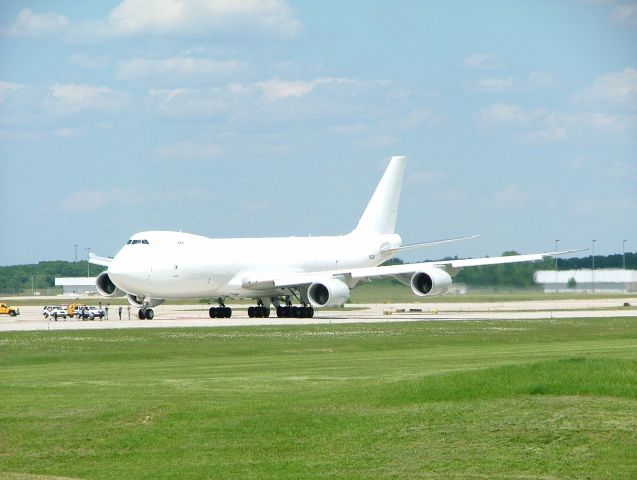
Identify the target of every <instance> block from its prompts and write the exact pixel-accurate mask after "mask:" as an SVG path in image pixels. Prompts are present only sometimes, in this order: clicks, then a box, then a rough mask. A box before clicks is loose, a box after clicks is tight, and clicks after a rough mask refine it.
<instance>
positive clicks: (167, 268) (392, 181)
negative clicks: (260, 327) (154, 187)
mask: <svg viewBox="0 0 637 480" xmlns="http://www.w3.org/2000/svg"><path fill="white" fill-rule="evenodd" d="M405 160H406V157H402V156H400V157H392V159H391V161H390V162H389V165H388V167H387V169H386V170H385V173H384V174H383V176H382V178H381V180H380V182H379V183H378V186H377V187H376V190H375V191H374V194H373V195H372V198H371V199H370V201H369V203H368V204H367V207H366V208H365V211H364V212H363V215H362V216H361V217H360V219H359V221H358V224H357V225H356V228H354V230H352V232H351V233H349V234H347V235H340V236H322V237H279V238H227V239H223V238H222V239H213V238H207V237H203V236H199V235H192V234H189V233H182V232H168V231H151V232H141V233H136V234H135V235H133V236H132V237H131V238H130V240H128V242H127V243H126V245H124V246H123V247H122V249H121V250H120V251H119V252H118V253H117V255H115V257H114V258H105V257H98V256H96V255H91V256H90V262H91V263H94V264H97V265H103V266H106V267H108V268H107V270H106V271H104V272H102V273H101V274H100V275H98V277H97V279H96V284H97V290H98V292H99V293H100V294H101V295H104V296H107V297H113V296H123V295H126V296H127V297H128V301H129V302H130V304H131V305H133V306H135V307H137V308H139V314H138V316H139V318H140V319H152V318H153V315H154V313H153V310H152V307H155V306H157V305H159V304H161V303H162V302H164V301H165V300H166V299H180V298H211V299H216V300H217V302H218V304H219V306H218V307H211V308H210V310H209V315H210V317H211V318H228V317H230V316H231V315H232V310H231V309H230V308H229V307H227V306H226V305H225V303H224V301H225V300H226V299H229V298H249V299H254V300H255V303H256V305H255V306H253V307H250V308H249V309H248V314H249V316H250V317H268V316H269V315H270V306H271V305H274V306H275V307H276V314H277V316H279V317H312V316H313V315H314V308H319V307H331V306H337V305H343V304H344V303H345V302H347V300H348V299H349V297H350V292H351V289H352V288H354V287H355V286H356V285H357V284H358V283H359V282H360V281H362V280H366V279H373V278H378V277H393V278H396V279H398V280H399V281H401V282H402V283H404V284H405V285H409V286H410V287H411V289H412V291H413V292H414V294H415V295H418V296H421V297H425V296H434V295H442V294H444V293H445V292H447V290H448V289H449V287H450V286H451V282H452V276H453V275H454V274H455V273H457V272H458V270H459V269H460V268H463V267H473V266H478V265H494V264H500V263H513V262H527V261H534V260H541V259H542V258H543V257H547V256H555V255H561V254H565V253H570V252H572V251H574V250H568V251H563V252H548V253H536V254H531V255H515V256H505V257H492V258H480V259H465V260H444V261H437V262H423V263H413V264H404V265H390V266H379V265H380V264H382V263H383V262H385V261H387V260H389V259H390V258H392V257H394V256H395V255H396V254H398V253H399V252H401V251H405V250H410V249H414V248H422V247H426V246H430V245H436V244H441V243H446V242H451V241H456V240H462V239H465V238H472V237H463V238H454V239H448V240H439V241H434V242H425V243H418V244H414V245H403V244H402V240H401V238H400V235H398V234H397V233H395V232H394V228H395V225H396V215H397V213H398V201H399V197H400V190H401V186H402V180H403V174H404V171H405ZM293 300H295V301H296V303H297V304H300V306H293Z"/></svg>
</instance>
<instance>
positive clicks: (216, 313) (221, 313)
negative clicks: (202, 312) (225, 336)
mask: <svg viewBox="0 0 637 480" xmlns="http://www.w3.org/2000/svg"><path fill="white" fill-rule="evenodd" d="M208 315H210V318H230V317H231V316H232V309H231V308H230V307H226V306H225V304H224V303H223V300H221V299H219V306H218V307H210V309H209V310H208Z"/></svg>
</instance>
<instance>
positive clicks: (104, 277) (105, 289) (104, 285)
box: [95, 272, 126, 297]
mask: <svg viewBox="0 0 637 480" xmlns="http://www.w3.org/2000/svg"><path fill="white" fill-rule="evenodd" d="M95 287H96V288H97V291H98V293H99V294H100V295H102V296H104V297H122V296H124V295H126V292H123V291H122V290H120V289H119V288H117V286H116V285H115V284H114V283H113V281H112V280H111V277H109V276H108V272H102V273H100V274H99V275H98V276H97V278H96V279H95Z"/></svg>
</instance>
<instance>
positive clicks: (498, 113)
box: [476, 103, 528, 127]
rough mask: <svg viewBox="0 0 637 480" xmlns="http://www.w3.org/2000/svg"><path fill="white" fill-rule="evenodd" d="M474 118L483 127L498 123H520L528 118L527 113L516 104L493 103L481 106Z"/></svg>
mask: <svg viewBox="0 0 637 480" xmlns="http://www.w3.org/2000/svg"><path fill="white" fill-rule="evenodd" d="M476 120H477V121H478V123H479V124H480V125H482V126H485V127H489V126H494V125H498V124H505V125H506V124H520V123H524V122H526V121H527V120H528V113H527V112H526V111H524V110H523V109H522V108H521V107H519V106H518V105H510V104H506V103H494V104H493V105H491V106H489V107H486V108H483V109H482V110H481V111H480V112H479V113H478V115H477V116H476Z"/></svg>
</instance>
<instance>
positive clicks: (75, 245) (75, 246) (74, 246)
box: [73, 243, 77, 262]
mask: <svg viewBox="0 0 637 480" xmlns="http://www.w3.org/2000/svg"><path fill="white" fill-rule="evenodd" d="M73 248H75V261H76V262H77V243H75V244H74V245H73Z"/></svg>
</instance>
